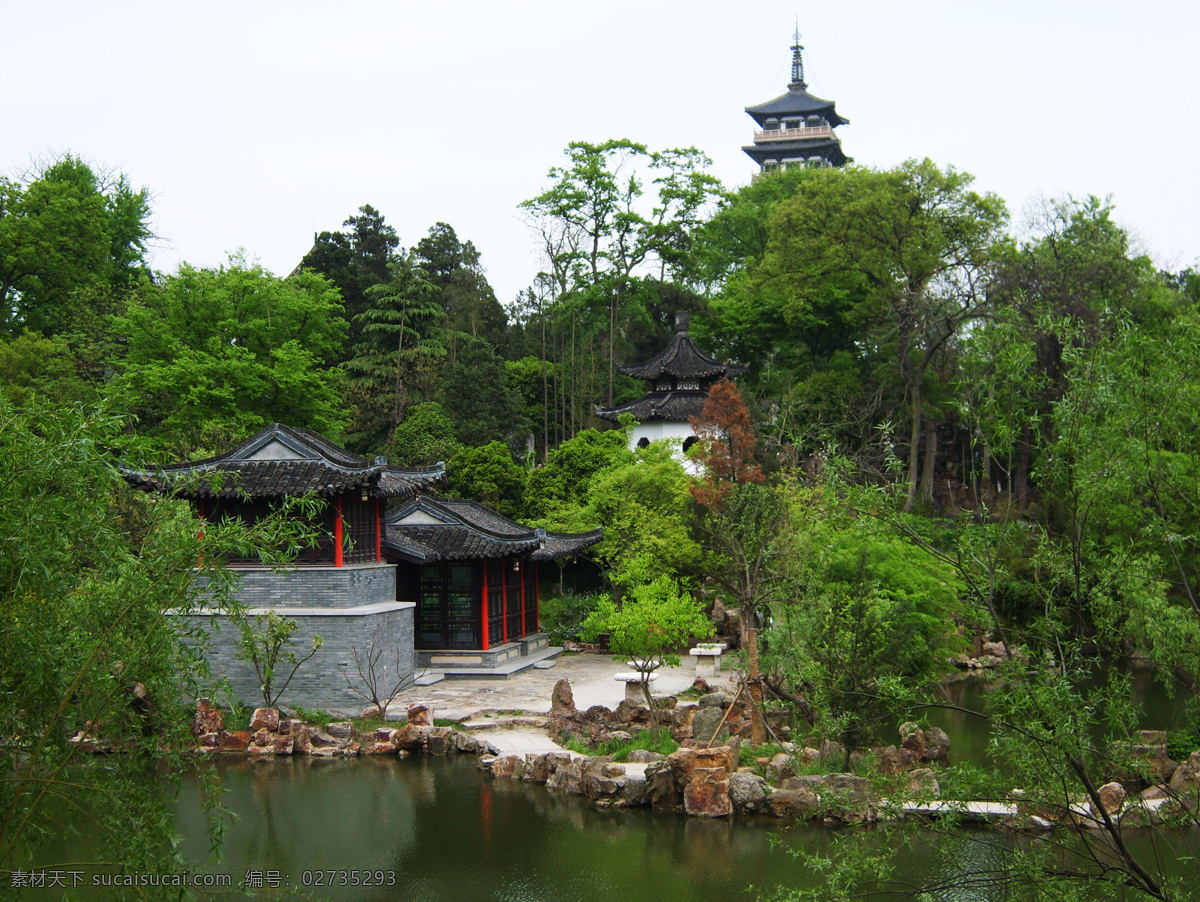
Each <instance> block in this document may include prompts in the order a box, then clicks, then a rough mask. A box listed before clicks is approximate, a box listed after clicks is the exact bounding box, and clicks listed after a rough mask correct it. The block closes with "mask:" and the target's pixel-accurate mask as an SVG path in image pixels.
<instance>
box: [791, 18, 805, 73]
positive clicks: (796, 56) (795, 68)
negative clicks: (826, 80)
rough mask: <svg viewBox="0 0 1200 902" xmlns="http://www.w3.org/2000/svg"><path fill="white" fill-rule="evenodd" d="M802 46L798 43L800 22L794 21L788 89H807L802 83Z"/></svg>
mask: <svg viewBox="0 0 1200 902" xmlns="http://www.w3.org/2000/svg"><path fill="white" fill-rule="evenodd" d="M802 50H804V45H803V44H801V43H800V20H799V19H798V18H797V19H796V30H795V33H794V34H793V37H792V81H791V84H789V85H788V88H789V89H791V90H795V89H796V88H800V89H801V90H804V89H805V88H807V87H808V85H807V84H805V82H804V57H803V55H802V54H801V51H802Z"/></svg>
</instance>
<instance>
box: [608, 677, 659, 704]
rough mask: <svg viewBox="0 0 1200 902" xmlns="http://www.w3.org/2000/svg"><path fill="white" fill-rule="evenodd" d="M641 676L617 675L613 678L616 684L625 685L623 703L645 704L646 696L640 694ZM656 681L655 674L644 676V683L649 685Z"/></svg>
mask: <svg viewBox="0 0 1200 902" xmlns="http://www.w3.org/2000/svg"><path fill="white" fill-rule="evenodd" d="M642 676H643V675H642V674H640V673H618V674H617V675H616V676H614V677H613V679H614V680H616V681H617V682H619V683H624V684H625V701H627V702H640V703H642V704H645V702H646V696H644V695H643V694H642ZM657 679H658V674H657V673H651V674H647V675H646V681H647V682H648V683H650V684H651V685H653V683H654V681H655V680H657Z"/></svg>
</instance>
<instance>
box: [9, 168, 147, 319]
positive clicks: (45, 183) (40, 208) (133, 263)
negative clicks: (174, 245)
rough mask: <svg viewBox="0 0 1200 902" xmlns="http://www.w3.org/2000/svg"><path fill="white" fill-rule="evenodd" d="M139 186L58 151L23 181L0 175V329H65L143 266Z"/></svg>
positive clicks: (143, 201) (143, 211) (143, 206)
mask: <svg viewBox="0 0 1200 902" xmlns="http://www.w3.org/2000/svg"><path fill="white" fill-rule="evenodd" d="M149 217H150V208H149V199H148V195H147V192H146V190H145V189H144V188H143V189H140V190H134V188H133V187H132V186H131V185H130V183H129V181H128V179H127V178H126V177H125V176H123V175H119V174H118V175H111V176H109V175H103V174H99V175H98V174H97V173H96V172H95V171H93V170H92V168H91V167H90V166H88V165H87V164H86V163H84V162H83V161H82V160H80V159H79V158H77V157H73V156H70V155H67V156H64V157H62V158H61V159H59V160H57V161H55V162H54V163H52V164H50V165H49V166H47V167H45V168H44V169H43V170H42V171H41V172H40V173H38V174H37V175H36V177H34V178H32V179H31V180H29V182H28V184H21V183H20V182H17V181H12V180H10V179H0V330H3V331H7V332H8V333H9V334H10V335H17V334H19V333H20V332H21V330H22V329H30V330H33V331H36V332H40V333H42V334H43V335H46V336H52V335H54V334H56V333H57V332H60V331H64V330H68V329H70V328H71V327H72V325H73V324H74V321H75V319H76V317H77V316H79V315H80V314H81V312H82V311H85V310H86V309H87V307H88V305H89V304H91V303H92V302H93V300H94V295H95V294H97V293H103V292H105V291H124V290H127V289H129V288H131V287H132V286H133V285H134V284H135V283H136V282H137V280H138V279H139V278H140V277H141V276H142V275H144V274H145V273H146V272H147V269H146V266H145V262H144V257H145V252H146V242H147V240H148V239H149V238H150V237H151V236H150V228H149V225H148V221H149Z"/></svg>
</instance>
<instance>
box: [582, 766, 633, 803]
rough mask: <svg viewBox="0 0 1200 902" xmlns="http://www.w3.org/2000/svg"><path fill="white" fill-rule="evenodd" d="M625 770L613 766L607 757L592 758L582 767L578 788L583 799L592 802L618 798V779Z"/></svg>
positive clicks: (620, 786) (619, 783) (619, 782)
mask: <svg viewBox="0 0 1200 902" xmlns="http://www.w3.org/2000/svg"><path fill="white" fill-rule="evenodd" d="M624 776H625V768H623V767H621V765H619V764H613V763H612V760H611V759H609V758H607V757H601V758H593V759H591V760H590V761H588V762H587V763H586V764H585V765H584V766H583V774H582V776H581V777H580V781H579V788H580V791H581V792H582V793H583V795H584V797H585V798H588V799H591V800H592V801H593V802H597V801H600V800H602V799H609V798H612V797H614V796H618V795H619V794H620V792H621V789H622V783H621V780H620V778H621V777H624Z"/></svg>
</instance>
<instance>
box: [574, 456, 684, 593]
mask: <svg viewBox="0 0 1200 902" xmlns="http://www.w3.org/2000/svg"><path fill="white" fill-rule="evenodd" d="M688 487H689V480H688V476H687V474H686V473H685V472H684V469H683V467H682V466H681V465H680V463H679V461H677V460H676V459H675V458H674V456H673V455H672V453H671V448H670V447H669V446H668V445H667V444H666V443H665V442H652V443H651V444H650V445H649V446H648V447H646V448H638V449H637V451H636V452H635V453H634V454H633V455H631V457H629V458H626V459H625V460H624V461H623V462H617V463H614V464H613V465H611V466H609V467H607V468H606V469H604V470H602V471H601V472H598V473H597V474H596V475H595V477H594V478H593V479H592V480H591V483H590V485H589V486H588V491H587V503H586V504H584V505H583V506H582V508H581V509H580V511H579V512H578V514H577V516H576V520H575V521H574V523H573V524H572V527H571V528H581V529H586V528H591V527H594V526H595V525H597V524H598V525H600V526H602V527H603V528H604V539H603V541H601V542H600V543H599V544H597V545H596V546H595V547H594V548H593V549H592V551H591V554H592V557H594V558H595V559H596V560H598V561H600V562H601V563H602V564H603V565H604V567H605V570H606V572H607V576H608V578H609V580H610V581H611V582H612V583H613V585H614V587H615V589H616V591H617V592H618V594H619V593H623V592H627V591H632V587H634V586H637V585H642V584H645V583H649V582H651V581H652V580H653V579H654V578H655V577H656V576H660V575H661V576H667V577H670V578H671V579H673V580H676V581H678V582H680V583H681V584H685V585H686V584H688V583H691V582H692V581H693V580H694V579H695V578H696V577H698V576H699V574H700V573H701V552H700V547H699V545H698V544H697V543H696V540H695V539H694V538H693V537H692V526H693V519H694V517H693V510H692V504H691V498H690V496H689V493H688ZM588 524H590V526H589V525H588Z"/></svg>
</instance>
